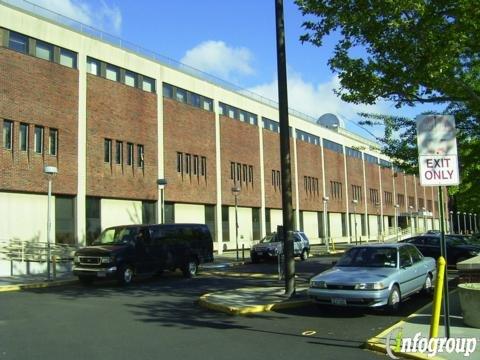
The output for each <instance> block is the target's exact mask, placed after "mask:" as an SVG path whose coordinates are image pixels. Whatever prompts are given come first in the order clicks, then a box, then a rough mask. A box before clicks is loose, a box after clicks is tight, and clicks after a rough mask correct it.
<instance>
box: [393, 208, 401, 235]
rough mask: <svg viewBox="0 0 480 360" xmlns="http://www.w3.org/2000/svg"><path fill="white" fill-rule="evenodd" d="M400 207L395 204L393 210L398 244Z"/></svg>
mask: <svg viewBox="0 0 480 360" xmlns="http://www.w3.org/2000/svg"><path fill="white" fill-rule="evenodd" d="M399 207H400V205H398V204H395V205H393V209H394V210H395V230H396V237H397V242H398V211H399V210H398V208H399Z"/></svg>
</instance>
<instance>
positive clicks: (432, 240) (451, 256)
mask: <svg viewBox="0 0 480 360" xmlns="http://www.w3.org/2000/svg"><path fill="white" fill-rule="evenodd" d="M401 242H405V243H409V244H413V245H415V246H416V247H417V248H418V250H420V252H421V253H422V254H423V255H424V256H430V257H433V258H435V259H438V258H439V257H440V253H441V251H440V236H439V235H420V236H413V237H410V238H408V239H404V240H402V241H401ZM445 242H446V247H447V257H446V260H447V264H448V265H452V266H453V265H456V264H457V263H458V262H461V261H463V260H466V259H469V258H471V257H473V256H476V255H478V254H480V245H475V244H471V243H469V242H468V241H467V240H465V239H464V238H463V236H462V237H458V236H457V235H445Z"/></svg>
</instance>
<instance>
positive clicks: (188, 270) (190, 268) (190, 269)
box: [182, 260, 198, 278]
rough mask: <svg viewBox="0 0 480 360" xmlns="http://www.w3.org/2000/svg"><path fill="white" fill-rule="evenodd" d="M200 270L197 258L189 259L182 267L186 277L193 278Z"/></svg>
mask: <svg viewBox="0 0 480 360" xmlns="http://www.w3.org/2000/svg"><path fill="white" fill-rule="evenodd" d="M197 271H198V263H197V261H196V260H190V261H188V262H187V263H186V264H185V266H184V268H183V269H182V272H183V276H185V277H186V278H193V277H195V276H196V275H197Z"/></svg>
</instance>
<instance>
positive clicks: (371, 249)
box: [308, 243, 436, 312]
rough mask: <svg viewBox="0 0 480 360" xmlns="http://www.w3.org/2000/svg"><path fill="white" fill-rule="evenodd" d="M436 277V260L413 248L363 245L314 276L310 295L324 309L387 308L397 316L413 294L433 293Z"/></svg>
mask: <svg viewBox="0 0 480 360" xmlns="http://www.w3.org/2000/svg"><path fill="white" fill-rule="evenodd" d="M435 274H436V266H435V260H434V259H432V258H429V257H424V256H423V255H422V254H421V253H420V251H418V249H417V248H416V247H415V246H413V245H410V244H401V243H395V244H375V245H359V246H355V247H353V248H351V249H349V250H347V252H346V253H345V254H344V255H343V256H342V257H341V258H340V260H339V261H338V262H337V263H336V264H335V266H333V267H332V268H331V269H329V270H326V271H324V272H322V273H320V274H318V275H316V276H314V277H313V278H312V279H311V280H310V287H309V289H308V295H309V297H310V298H311V299H313V300H314V301H315V302H316V303H318V304H321V305H335V306H352V307H371V308H377V307H386V308H387V309H388V310H390V311H392V312H394V311H396V310H398V307H399V304H400V302H401V301H403V300H404V299H406V298H407V297H408V296H410V295H411V294H414V293H417V292H420V291H422V290H423V291H424V292H426V293H430V292H431V290H432V288H433V282H434V279H435Z"/></svg>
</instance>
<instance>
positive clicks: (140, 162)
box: [137, 145, 145, 168]
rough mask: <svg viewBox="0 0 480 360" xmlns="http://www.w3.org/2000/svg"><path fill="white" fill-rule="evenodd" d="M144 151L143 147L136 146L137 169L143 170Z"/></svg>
mask: <svg viewBox="0 0 480 360" xmlns="http://www.w3.org/2000/svg"><path fill="white" fill-rule="evenodd" d="M144 152H145V150H144V148H143V145H137V155H138V161H137V164H138V167H139V168H143V167H144V164H145V159H144V157H145V154H144Z"/></svg>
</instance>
